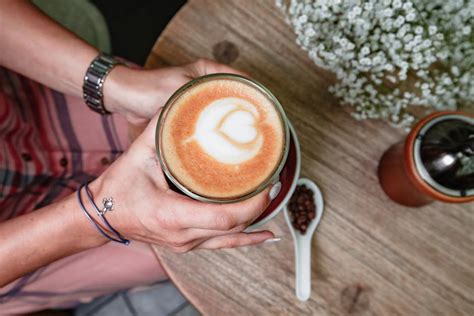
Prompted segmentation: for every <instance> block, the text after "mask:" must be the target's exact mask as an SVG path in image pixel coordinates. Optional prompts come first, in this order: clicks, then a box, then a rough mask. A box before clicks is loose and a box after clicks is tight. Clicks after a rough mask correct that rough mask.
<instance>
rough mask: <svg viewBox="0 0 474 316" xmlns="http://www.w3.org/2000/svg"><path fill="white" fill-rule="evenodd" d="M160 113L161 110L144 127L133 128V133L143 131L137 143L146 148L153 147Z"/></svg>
mask: <svg viewBox="0 0 474 316" xmlns="http://www.w3.org/2000/svg"><path fill="white" fill-rule="evenodd" d="M160 113H161V110H160V111H158V113H156V114H155V116H153V118H152V119H151V120H150V121H149V122H148V125H146V127H144V126H143V125H142V126H134V127H133V128H134V131H135V133H137V132H139V130H140V129H142V130H143V132H141V134H140V135H139V136H138V137H137V139H136V140H137V141H138V142H141V143H145V144H146V145H148V146H153V147H154V146H155V134H156V128H157V124H158V119H159V117H160ZM143 128H144V129H143Z"/></svg>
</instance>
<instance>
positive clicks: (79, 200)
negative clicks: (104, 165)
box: [77, 183, 130, 245]
mask: <svg viewBox="0 0 474 316" xmlns="http://www.w3.org/2000/svg"><path fill="white" fill-rule="evenodd" d="M84 187H86V194H87V196H88V197H89V201H90V202H91V204H92V205H93V206H94V208H95V209H96V210H98V208H97V206H96V205H95V203H94V201H93V200H92V197H91V196H90V192H89V191H88V187H87V183H86V184H83V185H81V187H80V188H79V190H77V200H78V202H79V205H80V206H81V208H82V211H83V212H84V215H86V217H87V219H88V220H89V222H90V223H91V224H93V225H94V227H95V228H96V229H97V231H98V232H99V233H101V234H102V235H103V236H104V237H105V238H107V239H109V240H112V241H115V242H118V243H121V244H125V245H128V244H130V241H129V240H128V239H125V238H123V237H122V235H120V233H119V232H117V230H115V229H114V228H113V227H112V226H111V225H110V223H109V222H108V221H107V219H105V217H104V216H103V215H101V214H100V213H99V216H100V217H101V218H102V219H103V220H104V222H105V223H106V224H107V226H108V227H109V228H110V229H111V230H112V232H114V234H115V235H116V236H117V238H114V237H111V236H110V235H109V234H107V233H106V230H105V229H104V228H103V227H102V226H101V225H100V224H98V223H97V222H96V221H95V220H94V219H93V218H92V216H91V215H90V214H89V212H88V211H87V209H86V207H85V206H84V202H83V201H82V197H81V191H82V188H84Z"/></svg>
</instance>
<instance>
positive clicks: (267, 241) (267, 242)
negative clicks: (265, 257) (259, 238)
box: [263, 237, 281, 244]
mask: <svg viewBox="0 0 474 316" xmlns="http://www.w3.org/2000/svg"><path fill="white" fill-rule="evenodd" d="M280 240H281V237H275V238H270V239H265V241H264V242H263V243H264V244H271V243H274V242H277V241H280Z"/></svg>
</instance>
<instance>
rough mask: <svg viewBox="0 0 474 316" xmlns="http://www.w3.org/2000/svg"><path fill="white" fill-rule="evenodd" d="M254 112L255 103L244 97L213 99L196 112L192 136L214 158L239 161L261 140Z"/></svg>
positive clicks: (252, 153) (254, 151)
mask: <svg viewBox="0 0 474 316" xmlns="http://www.w3.org/2000/svg"><path fill="white" fill-rule="evenodd" d="M258 116H259V113H258V111H257V109H256V108H255V106H254V105H253V104H251V103H250V102H248V101H246V100H243V99H239V98H223V99H219V100H216V101H214V102H212V103H211V104H209V105H208V106H207V107H206V108H204V110H203V111H202V112H201V114H200V115H199V118H198V121H197V123H196V130H195V133H194V135H193V138H194V139H195V140H196V141H197V142H198V143H199V145H200V146H201V147H202V149H203V150H204V151H205V152H206V153H207V154H208V155H209V156H211V157H213V158H214V159H216V160H217V161H219V162H222V163H227V164H239V163H242V162H244V161H246V160H249V159H251V158H253V157H254V156H255V155H257V154H258V152H259V150H260V148H261V146H262V144H263V136H262V135H261V134H260V133H259V131H258V127H257V122H258Z"/></svg>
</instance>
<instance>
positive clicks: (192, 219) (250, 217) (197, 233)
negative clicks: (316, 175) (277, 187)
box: [90, 116, 274, 252]
mask: <svg viewBox="0 0 474 316" xmlns="http://www.w3.org/2000/svg"><path fill="white" fill-rule="evenodd" d="M156 123H157V116H155V118H154V119H153V120H152V121H151V122H150V124H149V125H148V126H147V128H146V129H145V131H144V132H143V133H142V134H141V135H140V136H139V137H138V138H137V139H136V141H135V142H134V143H133V144H132V145H131V147H130V148H129V149H128V150H127V151H126V152H125V153H124V154H123V155H122V156H121V157H120V158H119V159H118V160H116V161H115V162H114V163H113V164H112V165H111V166H110V168H109V169H107V170H106V172H105V173H103V174H102V175H101V176H100V177H99V178H98V179H97V180H96V181H94V182H93V183H91V185H90V188H91V189H92V192H93V193H94V197H95V200H96V201H98V202H100V201H101V200H102V199H103V198H104V197H110V196H111V197H113V198H114V201H115V206H114V211H113V212H108V213H107V218H108V220H109V221H110V222H111V224H112V226H114V227H115V228H116V229H117V230H118V231H119V232H121V233H122V234H123V235H124V236H125V237H127V238H129V239H132V240H140V241H144V242H148V243H153V244H158V245H163V246H166V247H168V248H171V249H172V250H173V251H175V252H186V251H189V250H191V249H194V248H201V249H203V248H205V249H216V248H231V247H238V246H244V245H252V244H257V243H260V242H263V241H264V240H266V239H269V238H273V237H274V236H273V234H272V233H271V232H269V231H263V232H255V233H243V232H242V231H243V230H244V229H245V228H246V227H247V226H248V225H249V224H250V223H252V222H253V221H254V220H255V219H256V218H257V217H258V216H259V215H260V214H261V213H262V211H263V210H264V209H265V208H266V207H267V206H268V204H269V203H270V199H269V190H268V189H267V190H265V191H263V192H262V193H260V194H258V195H257V196H255V197H253V198H250V199H248V200H246V201H243V202H239V203H233V204H221V205H219V204H207V203H202V202H198V201H195V200H193V199H190V198H188V197H186V196H184V195H182V194H178V193H176V192H174V191H171V190H170V188H169V187H168V185H167V182H166V180H165V177H164V174H163V172H162V171H161V168H160V164H159V161H158V160H157V156H156V152H155V146H154V143H155V139H154V137H155V127H156ZM99 221H100V220H99ZM91 231H93V230H91ZM93 232H94V233H95V234H97V232H96V231H93ZM97 235H98V234H97ZM97 237H100V238H103V237H102V236H100V235H98V236H97Z"/></svg>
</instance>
